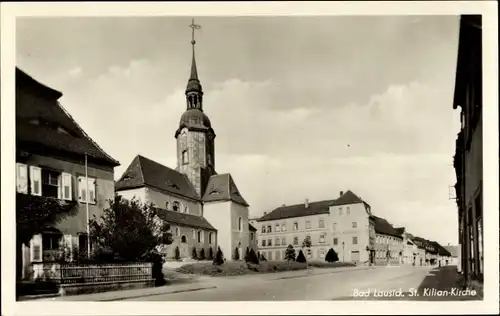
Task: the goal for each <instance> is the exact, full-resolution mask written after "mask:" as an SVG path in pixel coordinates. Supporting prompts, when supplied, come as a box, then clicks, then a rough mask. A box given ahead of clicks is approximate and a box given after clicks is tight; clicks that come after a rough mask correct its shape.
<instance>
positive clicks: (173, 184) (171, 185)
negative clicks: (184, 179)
mask: <svg viewBox="0 0 500 316" xmlns="http://www.w3.org/2000/svg"><path fill="white" fill-rule="evenodd" d="M167 185H168V186H169V187H171V188H174V189H177V190H179V186H178V185H177V184H175V183H172V182H171V181H170V180H169V181H167Z"/></svg>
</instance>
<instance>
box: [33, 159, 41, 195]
mask: <svg viewBox="0 0 500 316" xmlns="http://www.w3.org/2000/svg"><path fill="white" fill-rule="evenodd" d="M41 180H42V169H40V168H38V167H35V166H30V182H31V183H30V184H31V194H33V195H38V196H41V195H42V183H41V182H42V181H41Z"/></svg>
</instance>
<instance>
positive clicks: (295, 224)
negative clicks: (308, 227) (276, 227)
mask: <svg viewBox="0 0 500 316" xmlns="http://www.w3.org/2000/svg"><path fill="white" fill-rule="evenodd" d="M293 230H299V223H297V222H294V223H293Z"/></svg>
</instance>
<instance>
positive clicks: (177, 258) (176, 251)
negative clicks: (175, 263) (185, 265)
mask: <svg viewBox="0 0 500 316" xmlns="http://www.w3.org/2000/svg"><path fill="white" fill-rule="evenodd" d="M179 259H181V252H180V250H179V247H178V246H176V247H175V260H179Z"/></svg>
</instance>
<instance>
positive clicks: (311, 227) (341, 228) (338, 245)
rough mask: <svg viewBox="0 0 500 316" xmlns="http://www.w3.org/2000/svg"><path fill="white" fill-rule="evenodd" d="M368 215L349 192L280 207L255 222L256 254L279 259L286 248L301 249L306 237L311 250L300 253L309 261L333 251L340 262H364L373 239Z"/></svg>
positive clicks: (363, 204)
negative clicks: (325, 198) (323, 199)
mask: <svg viewBox="0 0 500 316" xmlns="http://www.w3.org/2000/svg"><path fill="white" fill-rule="evenodd" d="M370 214H371V210H370V206H369V205H368V203H366V202H364V201H363V200H362V199H360V198H359V197H358V196H356V195H355V194H354V193H352V192H351V191H347V192H346V193H345V194H344V193H343V192H341V195H340V197H339V198H337V199H332V200H325V201H319V202H309V201H308V200H306V201H305V202H304V203H303V204H297V205H290V206H286V205H282V206H281V207H278V208H276V209H275V210H273V211H272V212H270V213H267V214H265V215H264V216H262V217H261V218H260V219H258V227H257V232H258V239H259V241H258V248H259V252H260V253H261V254H263V255H264V256H265V257H266V258H267V259H268V260H282V259H283V258H284V253H285V249H286V248H287V247H288V245H292V246H293V247H294V248H296V249H297V250H299V249H302V243H303V241H304V240H305V239H306V238H307V237H309V238H310V240H311V247H310V249H304V253H305V255H306V256H307V257H308V258H310V259H324V257H325V255H326V252H327V251H328V250H329V249H330V248H333V249H334V250H335V251H336V252H337V254H338V256H339V259H340V260H341V261H354V262H360V261H367V260H368V259H369V252H368V249H369V247H372V245H373V243H374V239H375V238H374V234H373V233H370V231H373V225H370V220H369V215H370ZM259 225H260V226H259Z"/></svg>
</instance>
